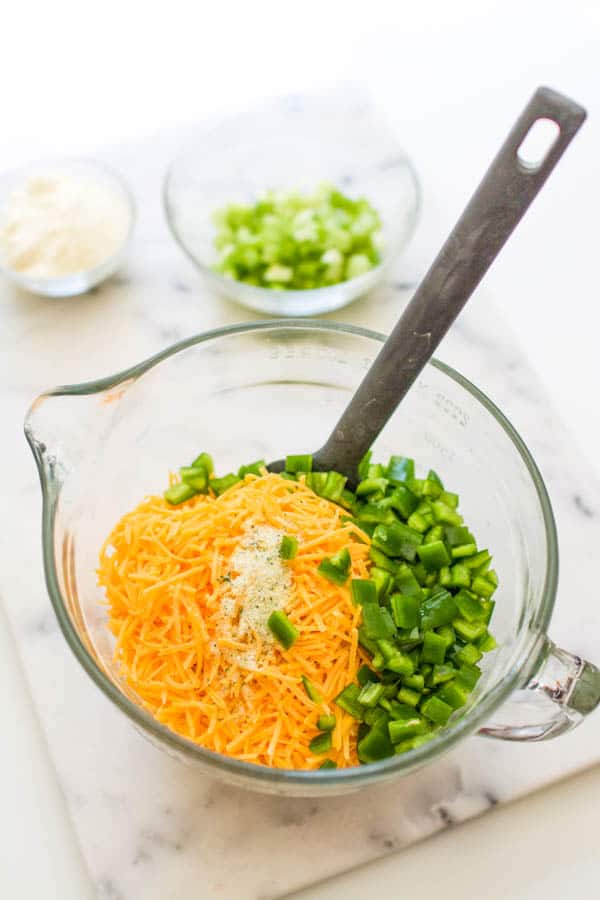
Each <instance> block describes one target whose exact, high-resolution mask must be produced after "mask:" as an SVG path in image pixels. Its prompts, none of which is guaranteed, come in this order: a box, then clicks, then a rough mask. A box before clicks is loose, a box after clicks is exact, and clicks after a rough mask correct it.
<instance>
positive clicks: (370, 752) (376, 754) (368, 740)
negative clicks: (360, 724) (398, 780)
mask: <svg viewBox="0 0 600 900" xmlns="http://www.w3.org/2000/svg"><path fill="white" fill-rule="evenodd" d="M357 750H358V758H359V760H360V761H361V762H362V763H372V762H377V761H378V760H380V759H386V758H387V757H388V756H393V753H394V745H393V744H392V742H391V741H390V736H389V732H388V729H387V718H381V719H379V720H378V721H377V722H376V723H375V724H374V725H373V726H372V727H371V729H370V730H369V732H368V733H367V734H366V735H365V736H364V737H363V738H362V740H360V741H359V742H358V746H357Z"/></svg>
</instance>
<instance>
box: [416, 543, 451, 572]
mask: <svg viewBox="0 0 600 900" xmlns="http://www.w3.org/2000/svg"><path fill="white" fill-rule="evenodd" d="M417 553H418V555H419V559H420V560H421V562H422V563H423V565H424V566H425V568H426V569H427V570H428V571H429V572H433V571H437V570H439V569H441V568H442V566H447V565H449V564H450V556H449V555H448V551H447V549H446V545H445V544H444V542H443V541H434V542H433V543H431V544H421V546H420V547H417Z"/></svg>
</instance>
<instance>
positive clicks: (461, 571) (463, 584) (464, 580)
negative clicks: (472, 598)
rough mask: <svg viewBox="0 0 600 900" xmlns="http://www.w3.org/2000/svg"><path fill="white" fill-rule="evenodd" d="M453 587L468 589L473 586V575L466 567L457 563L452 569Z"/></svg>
mask: <svg viewBox="0 0 600 900" xmlns="http://www.w3.org/2000/svg"><path fill="white" fill-rule="evenodd" d="M450 574H451V577H452V587H458V588H468V587H469V585H470V584H471V573H470V572H469V570H468V569H467V567H466V566H463V565H461V563H455V564H454V565H453V566H452V568H451V569H450Z"/></svg>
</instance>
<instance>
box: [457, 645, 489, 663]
mask: <svg viewBox="0 0 600 900" xmlns="http://www.w3.org/2000/svg"><path fill="white" fill-rule="evenodd" d="M482 656H483V654H482V652H481V650H479V648H478V647H476V646H475V644H465V646H464V647H460V648H459V649H458V650H457V651H456V653H455V659H456V661H457V662H459V663H467V665H470V666H472V665H474V664H475V663H478V662H479V660H480V659H481V657H482Z"/></svg>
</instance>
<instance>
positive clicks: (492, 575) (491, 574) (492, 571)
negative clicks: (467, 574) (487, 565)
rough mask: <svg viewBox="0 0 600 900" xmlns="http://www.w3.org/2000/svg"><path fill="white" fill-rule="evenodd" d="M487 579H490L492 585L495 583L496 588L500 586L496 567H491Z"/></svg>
mask: <svg viewBox="0 0 600 900" xmlns="http://www.w3.org/2000/svg"><path fill="white" fill-rule="evenodd" d="M478 574H479V573H478ZM485 579H486V581H489V583H490V584H491V585H493V586H494V587H495V588H497V587H498V584H499V579H498V573H497V572H496V571H495V569H490V571H489V572H488V573H487V574H486V576H485Z"/></svg>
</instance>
